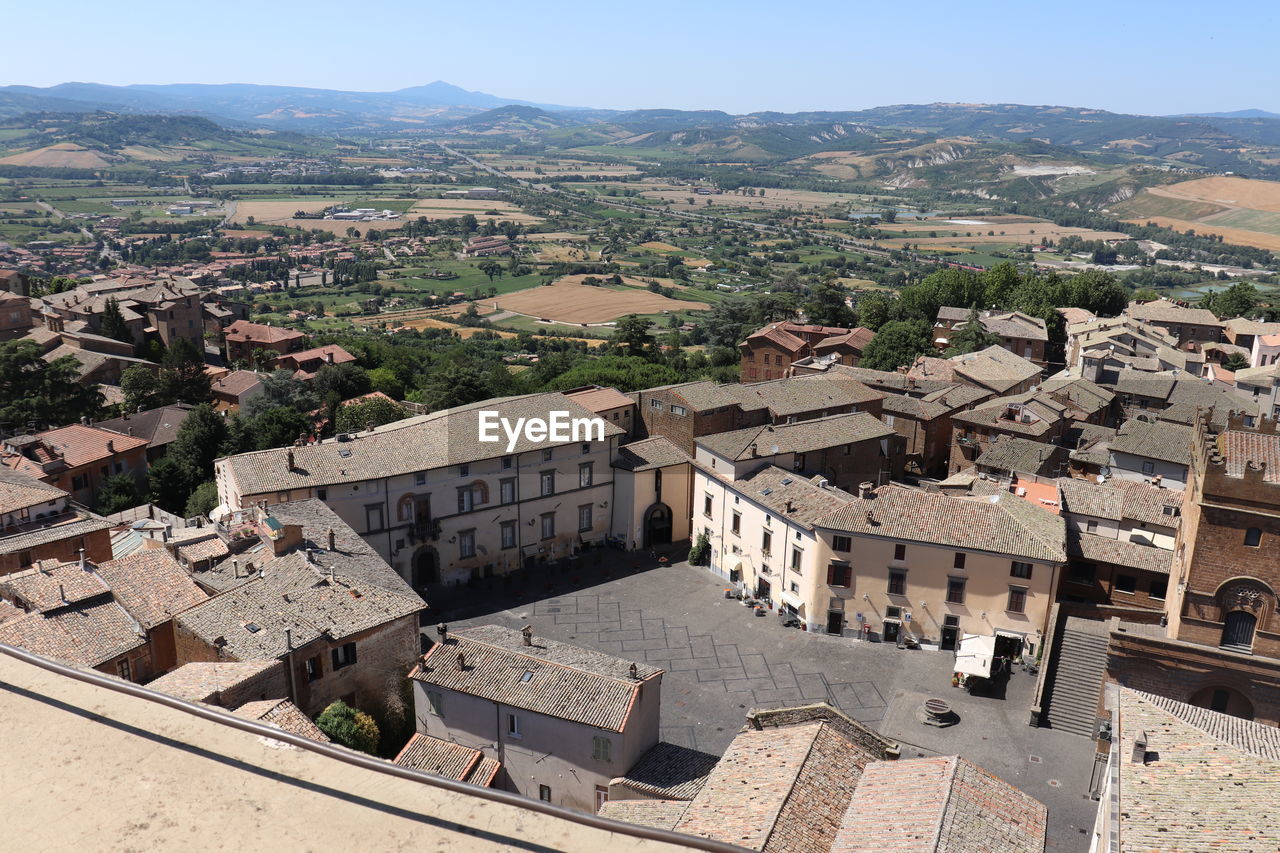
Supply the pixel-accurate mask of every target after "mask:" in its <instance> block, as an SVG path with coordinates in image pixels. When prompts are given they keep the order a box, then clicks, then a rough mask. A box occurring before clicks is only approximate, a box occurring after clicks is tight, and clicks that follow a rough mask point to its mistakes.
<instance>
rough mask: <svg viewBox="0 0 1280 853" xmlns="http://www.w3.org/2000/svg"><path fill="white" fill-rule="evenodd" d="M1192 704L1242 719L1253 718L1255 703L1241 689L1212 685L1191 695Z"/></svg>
mask: <svg viewBox="0 0 1280 853" xmlns="http://www.w3.org/2000/svg"><path fill="white" fill-rule="evenodd" d="M1191 704H1192V705H1195V706H1196V707H1197V708H1208V709H1209V710H1210V711H1217V712H1218V713H1220V714H1230V715H1231V716H1233V717H1239V718H1241V719H1242V720H1252V719H1253V703H1252V702H1250V701H1249V700H1248V698H1246V697H1245V695H1244V694H1243V693H1241V692H1240V691H1239V690H1235V689H1233V688H1230V687H1220V686H1217V685H1210V686H1208V687H1204V688H1201V689H1200V690H1197V691H1196V692H1195V694H1194V695H1193V696H1192V697H1191Z"/></svg>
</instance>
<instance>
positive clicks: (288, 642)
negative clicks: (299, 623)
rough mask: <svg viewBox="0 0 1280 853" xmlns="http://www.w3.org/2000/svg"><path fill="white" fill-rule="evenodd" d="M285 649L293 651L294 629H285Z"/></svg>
mask: <svg viewBox="0 0 1280 853" xmlns="http://www.w3.org/2000/svg"><path fill="white" fill-rule="evenodd" d="M284 647H285V649H286V650H288V651H293V629H292V628H285V629H284Z"/></svg>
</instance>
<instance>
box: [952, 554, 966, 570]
mask: <svg viewBox="0 0 1280 853" xmlns="http://www.w3.org/2000/svg"><path fill="white" fill-rule="evenodd" d="M964 558H965V554H964V552H963V551H956V558H955V560H953V561H952V563H951V568H953V569H963V568H964Z"/></svg>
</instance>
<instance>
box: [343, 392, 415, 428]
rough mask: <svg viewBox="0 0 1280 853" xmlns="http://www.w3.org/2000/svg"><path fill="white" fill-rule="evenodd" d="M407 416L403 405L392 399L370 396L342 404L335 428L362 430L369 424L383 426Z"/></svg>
mask: <svg viewBox="0 0 1280 853" xmlns="http://www.w3.org/2000/svg"><path fill="white" fill-rule="evenodd" d="M407 416H408V413H407V412H405V410H404V408H403V407H401V406H399V405H397V404H395V403H393V402H391V401H390V400H385V399H383V398H382V397H370V398H368V399H365V400H356V401H355V402H352V403H347V404H346V405H344V406H340V407H339V408H338V413H337V416H336V417H335V418H334V427H333V428H334V430H335V431H336V432H360V431H362V430H364V429H367V428H368V426H369V424H373V425H374V426H382V425H383V424H389V423H392V422H393V421H398V420H403V419H404V418H405V417H407Z"/></svg>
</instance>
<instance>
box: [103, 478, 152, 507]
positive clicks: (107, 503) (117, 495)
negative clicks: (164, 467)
mask: <svg viewBox="0 0 1280 853" xmlns="http://www.w3.org/2000/svg"><path fill="white" fill-rule="evenodd" d="M141 503H142V497H141V496H140V495H139V494H138V481H137V480H135V479H134V478H133V476H132V475H130V474H112V475H111V476H110V477H107V478H106V479H105V480H103V481H102V483H101V484H100V485H99V486H98V500H97V503H96V504H95V505H94V511H95V512H97V513H98V514H99V515H111V514H113V513H117V512H123V511H124V510H126V509H133V508H134V507H135V506H138V505H139V504H141Z"/></svg>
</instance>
